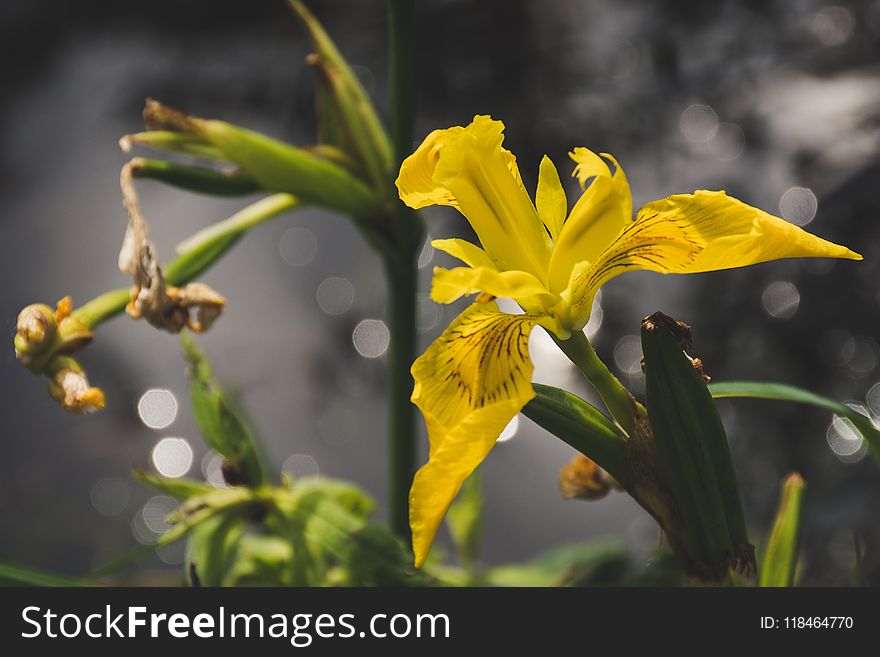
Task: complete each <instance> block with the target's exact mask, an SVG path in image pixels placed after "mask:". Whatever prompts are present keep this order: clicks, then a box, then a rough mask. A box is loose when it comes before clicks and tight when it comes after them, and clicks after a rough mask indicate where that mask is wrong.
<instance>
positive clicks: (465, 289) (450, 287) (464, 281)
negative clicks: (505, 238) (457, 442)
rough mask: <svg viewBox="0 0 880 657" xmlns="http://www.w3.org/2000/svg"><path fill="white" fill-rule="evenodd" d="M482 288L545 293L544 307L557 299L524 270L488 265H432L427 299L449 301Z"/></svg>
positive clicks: (516, 294) (496, 293) (518, 294)
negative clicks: (429, 295)
mask: <svg viewBox="0 0 880 657" xmlns="http://www.w3.org/2000/svg"><path fill="white" fill-rule="evenodd" d="M477 292H485V293H486V294H489V295H491V296H493V297H501V298H503V299H526V298H528V297H533V296H538V295H546V296H547V297H548V298H547V300H546V301H547V303H546V307H547V308H550V307H552V306H553V305H555V304H556V303H557V302H558V301H559V297H557V296H556V295H554V294H551V293H550V291H549V290H547V288H546V287H544V285H543V284H542V283H541V281H539V280H538V279H537V278H535V277H534V276H532V275H531V274H529V273H528V272H524V271H502V272H500V271H498V270H497V269H495V268H490V267H476V268H471V267H456V268H455V269H443V268H442V267H434V280H433V282H432V283H431V299H433V300H434V301H436V302H437V303H452V302H453V301H455V300H456V299H459V298H461V297H463V296H466V295H468V294H476V293H477Z"/></svg>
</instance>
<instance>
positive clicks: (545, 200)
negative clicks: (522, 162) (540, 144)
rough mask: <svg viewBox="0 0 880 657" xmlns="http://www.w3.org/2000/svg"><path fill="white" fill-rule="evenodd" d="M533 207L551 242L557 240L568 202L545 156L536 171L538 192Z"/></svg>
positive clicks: (554, 170)
mask: <svg viewBox="0 0 880 657" xmlns="http://www.w3.org/2000/svg"><path fill="white" fill-rule="evenodd" d="M535 205H537V207H538V216H539V217H540V218H541V221H542V222H543V223H544V225H545V226H546V227H547V230H548V231H549V233H550V237H552V238H553V240H554V241H555V240H557V239H559V233H560V232H561V231H562V225H563V224H564V223H565V215H566V213H567V212H568V201H567V200H566V198H565V190H564V189H563V188H562V183H561V182H560V181H559V172H557V171H556V167H555V166H554V164H553V160H551V159H550V158H549V157H547V156H546V155H545V156H544V157H543V159H542V160H541V167H540V169H539V170H538V191H537V193H536V194H535Z"/></svg>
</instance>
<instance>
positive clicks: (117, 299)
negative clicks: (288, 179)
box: [73, 194, 298, 329]
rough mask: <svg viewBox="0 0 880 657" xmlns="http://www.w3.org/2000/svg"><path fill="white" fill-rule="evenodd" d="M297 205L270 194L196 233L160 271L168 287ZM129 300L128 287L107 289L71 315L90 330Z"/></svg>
mask: <svg viewBox="0 0 880 657" xmlns="http://www.w3.org/2000/svg"><path fill="white" fill-rule="evenodd" d="M297 205H298V202H297V200H296V198H295V197H293V196H291V195H290V194H274V195H272V196H267V197H266V198H264V199H260V200H259V201H257V202H256V203H253V204H251V205H249V206H248V207H246V208H244V209H243V210H241V211H240V212H237V213H235V214H234V215H232V216H231V217H229V218H228V219H224V220H223V221H219V222H217V223H216V224H213V225H211V226H209V227H208V228H204V229H202V230H200V231H199V232H197V233H196V234H195V235H193V236H192V237H190V238H188V239H186V240H184V241H183V242H182V243H181V245H180V246H179V247H178V251H179V252H180V255H179V256H177V257H176V258H175V259H174V260H172V261H171V262H169V263H168V265H167V266H166V267H165V268H164V271H165V278H166V280H167V281H168V283H170V284H171V285H185V284H186V283H189V282H190V281H191V280H192V279H193V278H195V277H196V276H198V275H199V274H201V273H202V272H204V271H205V270H206V269H207V268H208V267H210V266H211V265H212V264H214V263H215V262H216V261H217V260H219V259H220V257H221V256H222V255H223V254H224V253H226V252H227V251H228V250H229V249H230V248H231V247H232V245H233V244H235V243H236V242H237V241H238V239H239V238H240V237H241V236H242V235H244V234H245V233H246V232H247V231H249V230H250V229H251V228H253V227H254V226H257V225H259V224H261V223H263V222H265V221H268V220H269V219H272V218H273V217H277V216H278V215H280V214H282V213H283V212H286V211H287V210H292V209H294V208H296V207H297ZM129 300H130V292H129V288H127V287H126V288H121V289H118V290H111V291H110V292H105V293H104V294H101V295H100V296H97V297H95V298H94V299H92V300H91V301H89V302H87V303H85V304H83V305H82V306H80V307H79V308H77V309H76V310H75V311H74V312H73V316H74V317H75V318H76V319H78V320H79V321H81V322H82V323H83V324H85V326H86V327H87V328H90V329H93V328H95V327H96V326H98V324H101V323H102V322H105V321H107V320H108V319H110V318H112V317H115V316H116V315H118V314H119V313H121V312H122V311H123V310H125V306H126V305H128V302H129Z"/></svg>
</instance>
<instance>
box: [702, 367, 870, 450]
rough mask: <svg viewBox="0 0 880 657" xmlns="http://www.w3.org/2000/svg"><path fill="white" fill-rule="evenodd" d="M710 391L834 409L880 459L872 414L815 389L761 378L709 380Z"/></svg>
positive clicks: (832, 410) (717, 397)
mask: <svg viewBox="0 0 880 657" xmlns="http://www.w3.org/2000/svg"><path fill="white" fill-rule="evenodd" d="M709 392H711V393H712V396H713V397H715V398H716V399H722V398H725V397H754V398H757V399H778V400H781V401H791V402H797V403H799V404H809V405H810V406H817V407H819V408H824V409H826V410H829V411H831V412H832V413H834V414H835V415H837V416H839V417H841V418H843V419H844V420H846V421H848V422H849V423H850V425H852V427H853V428H854V429H855V430H856V431H858V432H859V433H860V434H861V435H862V437H863V438H864V439H865V441H866V442H867V443H868V447H869V448H870V450H871V453H872V454H873V455H874V458H875V459H877V460H878V461H880V429H878V428H877V426H876V425H875V424H874V422H873V421H872V420H871V418H869V417H866V416H864V415H862V414H861V413H859V412H858V411H856V410H854V409H852V408H850V407H849V406H847V405H845V404H841V403H840V402H836V401H834V400H832V399H828V398H827V397H822V396H821V395H817V394H816V393H813V392H810V391H808V390H804V389H803V388H797V387H795V386H790V385H787V384H785V383H761V382H758V381H724V382H721V383H710V384H709Z"/></svg>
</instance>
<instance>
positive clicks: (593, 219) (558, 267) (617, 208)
mask: <svg viewBox="0 0 880 657" xmlns="http://www.w3.org/2000/svg"><path fill="white" fill-rule="evenodd" d="M569 156H570V157H571V159H572V160H574V161H575V163H576V164H577V166H575V169H574V174H573V175H574V177H576V178H577V179H578V182H579V183H580V185H581V188H582V189H584V193H583V194H582V195H581V197H580V199H578V202H577V203H575V206H574V207H573V208H572V209H571V214H570V215H569V216H568V219H567V220H566V221H565V226H564V227H563V230H562V232H561V234H560V236H559V239H558V240H557V242H556V246H555V247H554V249H553V256H552V258H551V260H550V289H552V290H553V291H554V292H559V291H560V290H562V289H564V288H565V287H566V285H567V284H568V279H569V277H570V275H571V271H572V269H573V268H574V266H575V265H576V264H577V263H579V262H583V261H585V260H587V261H593V260H594V259H595V258H596V257H597V256H598V255H599V254H600V253H601V252H602V251H603V250H604V249H605V248H606V247H607V246H608V245H609V244H610V243H611V241H612V240H613V239H614V237H615V236H616V235H617V234H618V233H619V232H620V231H621V230H622V229H623V228H624V227H625V226H626V225H627V224H629V223H631V222H632V195H631V193H630V189H629V182H628V181H627V179H626V174H625V173H624V172H623V168H622V167H621V166H620V165H619V164H618V163H617V160H615V159H614V157H612V156H611V155H610V154H608V153H602V155H601V157H600V156H599V155H596V154H595V153H594V152H592V151H591V150H589V149H586V148H575V149H574V150H573V151H572V152H571V153H569ZM603 158H605V159H603ZM606 159H607V160H610V161H611V162H612V163H613V164H614V167H615V169H614V173H613V174H612V173H611V169H610V167H609V166H608V163H607V162H606V161H605V160H606ZM590 178H592V179H593V182H591V183H590V185H589V187H587V186H586V184H587V181H588V180H589V179H590Z"/></svg>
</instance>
